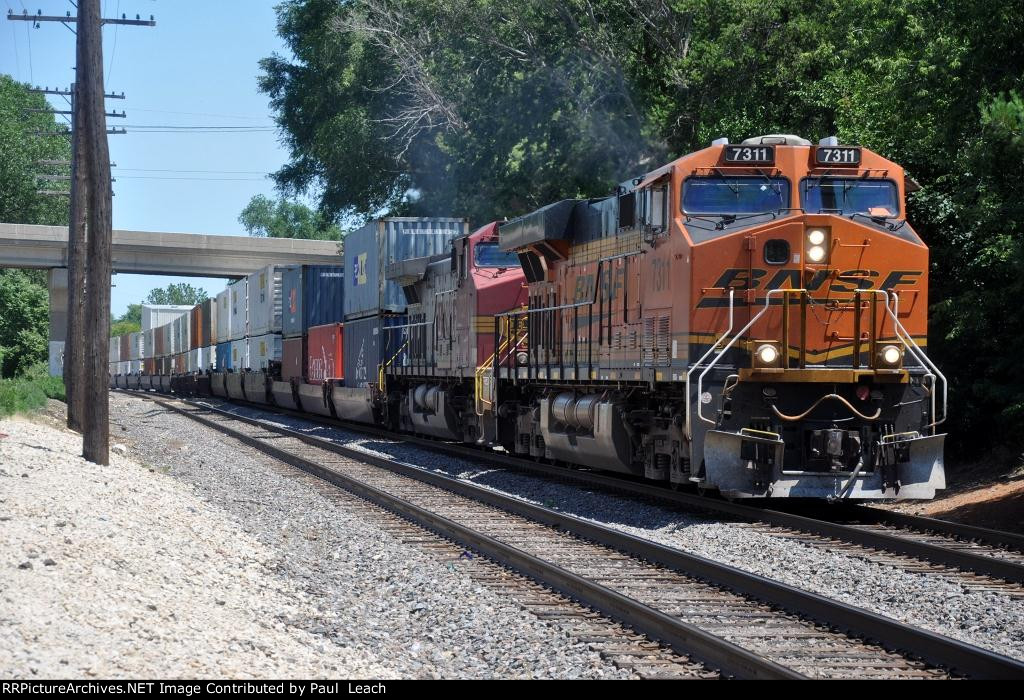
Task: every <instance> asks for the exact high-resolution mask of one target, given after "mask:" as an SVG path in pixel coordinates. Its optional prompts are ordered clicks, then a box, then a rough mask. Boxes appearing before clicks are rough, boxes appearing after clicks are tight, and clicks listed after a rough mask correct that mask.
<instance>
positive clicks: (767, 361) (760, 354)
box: [754, 342, 782, 369]
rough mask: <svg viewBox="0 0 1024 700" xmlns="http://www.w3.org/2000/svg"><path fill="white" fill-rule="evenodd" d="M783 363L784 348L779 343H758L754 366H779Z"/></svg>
mask: <svg viewBox="0 0 1024 700" xmlns="http://www.w3.org/2000/svg"><path fill="white" fill-rule="evenodd" d="M781 364H782V350H781V348H780V347H779V344H778V343H773V342H772V343H756V344H755V350H754V367H755V368H756V369H766V368H770V367H779V366H780V365H781Z"/></svg>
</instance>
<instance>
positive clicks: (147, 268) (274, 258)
mask: <svg viewBox="0 0 1024 700" xmlns="http://www.w3.org/2000/svg"><path fill="white" fill-rule="evenodd" d="M111 253H112V258H113V266H114V272H120V273H126V274H143V275H177V276H182V277H229V278H230V277H241V276H243V275H247V274H249V273H250V272H254V271H255V270H258V269H259V268H261V267H265V266H266V265H337V264H339V263H340V262H341V258H340V256H339V252H338V244H337V242H335V241H306V240H297V239H293V238H251V237H248V236H216V235H207V234H197V233H164V232H159V231H120V230H115V231H114V232H113V242H112V251H111ZM67 260H68V229H67V227H66V226H29V225H25V224H4V223H0V267H16V268H23V269H24V268H29V269H37V270H48V271H49V283H50V372H51V373H53V374H60V371H61V368H62V362H61V358H62V356H63V353H64V340H65V334H66V332H67V312H68V271H67Z"/></svg>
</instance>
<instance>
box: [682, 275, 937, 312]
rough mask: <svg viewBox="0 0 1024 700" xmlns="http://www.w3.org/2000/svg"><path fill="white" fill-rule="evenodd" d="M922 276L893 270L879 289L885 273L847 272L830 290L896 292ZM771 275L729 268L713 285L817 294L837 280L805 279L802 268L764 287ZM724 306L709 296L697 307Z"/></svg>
mask: <svg viewBox="0 0 1024 700" xmlns="http://www.w3.org/2000/svg"><path fill="white" fill-rule="evenodd" d="M922 274H923V273H922V272H921V271H920V270H893V271H892V272H890V273H888V275H887V276H886V277H885V280H884V281H883V282H882V283H881V284H880V285H878V286H877V287H876V286H875V283H876V282H877V281H878V279H879V277H880V276H881V273H880V272H878V271H877V270H846V271H844V272H840V273H839V274H838V275H836V276H835V278H834V281H833V282H832V283H831V284H830V285H829V287H828V291H829V292H830V293H836V294H853V293H854V292H856V291H858V290H861V291H863V290H867V289H896V288H897V287H898V286H900V285H903V286H908V285H914V284H916V283H917V280H918V278H919V277H920V276H921V275H922ZM767 276H768V271H767V270H759V269H756V268H755V269H752V270H747V269H744V268H729V269H727V270H725V271H724V272H723V273H722V275H721V276H720V277H719V278H718V280H717V281H716V282H715V284H714V285H713V286H715V287H720V288H722V289H737V290H740V289H744V290H745V289H759V290H764V291H768V290H771V289H799V288H801V287H802V288H804V289H807V290H809V291H812V292H815V291H818V290H820V289H822V288H823V287H824V286H825V284H826V283H827V282H828V281H829V280H830V279H833V271H832V270H818V271H816V272H815V273H814V276H813V277H811V278H810V279H807V280H801V275H800V270H798V269H785V270H779V271H778V272H776V273H775V275H774V276H772V277H771V278H770V279H768V280H767V281H766V282H765V283H764V284H763V285H762V281H764V280H763V278H765V277H767ZM762 301H763V300H762ZM721 305H722V299H720V298H714V297H710V296H709V297H705V298H704V299H702V300H701V302H700V303H699V304H698V305H697V306H698V307H699V308H700V307H704V308H707V307H712V306H721Z"/></svg>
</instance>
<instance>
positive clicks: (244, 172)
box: [120, 168, 267, 175]
mask: <svg viewBox="0 0 1024 700" xmlns="http://www.w3.org/2000/svg"><path fill="white" fill-rule="evenodd" d="M120 170H122V171H127V172H133V173H200V174H210V175H266V174H267V173H265V172H263V171H262V170H174V169H171V168H121V169H120Z"/></svg>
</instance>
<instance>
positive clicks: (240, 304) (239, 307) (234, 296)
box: [228, 277, 248, 340]
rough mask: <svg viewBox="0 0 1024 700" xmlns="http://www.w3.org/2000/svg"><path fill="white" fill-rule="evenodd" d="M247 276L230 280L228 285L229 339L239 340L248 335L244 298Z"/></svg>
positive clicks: (246, 309) (245, 300)
mask: <svg viewBox="0 0 1024 700" xmlns="http://www.w3.org/2000/svg"><path fill="white" fill-rule="evenodd" d="M247 282H248V280H247V278H245V277H243V278H242V279H240V280H238V281H236V282H232V283H231V284H229V285H228V292H229V293H230V300H229V304H230V306H231V330H230V336H229V337H230V339H231V340H241V339H243V338H245V336H246V335H248V307H247V306H246V305H247V303H248V301H247V299H246V283H247Z"/></svg>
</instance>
